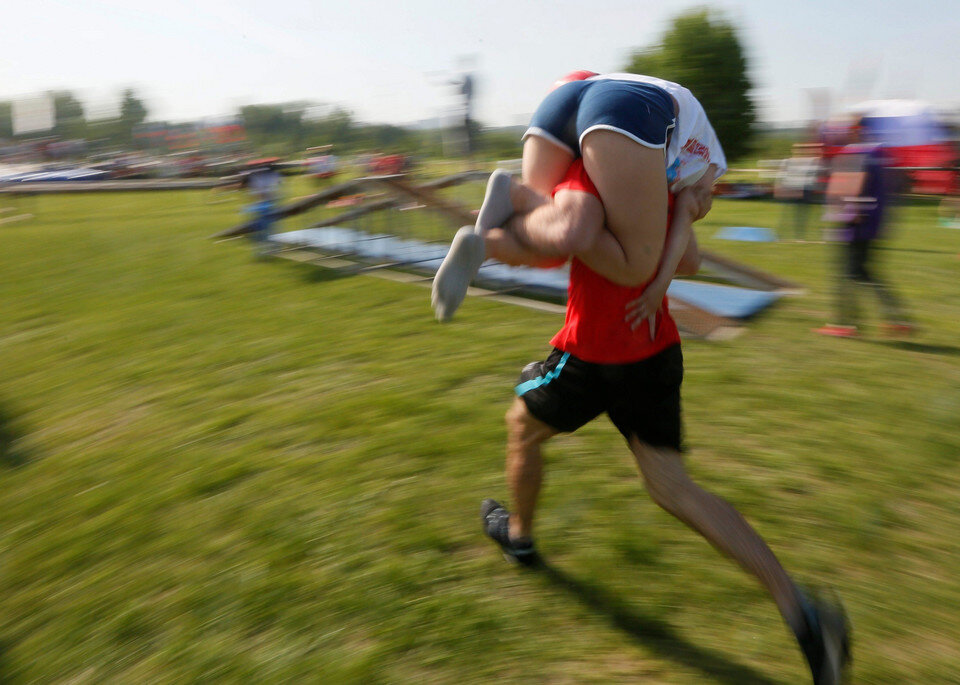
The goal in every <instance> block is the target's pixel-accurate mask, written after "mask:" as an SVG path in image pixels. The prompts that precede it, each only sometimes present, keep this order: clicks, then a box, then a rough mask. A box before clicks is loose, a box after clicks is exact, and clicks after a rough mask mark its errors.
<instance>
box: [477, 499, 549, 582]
mask: <svg viewBox="0 0 960 685" xmlns="http://www.w3.org/2000/svg"><path fill="white" fill-rule="evenodd" d="M480 518H481V519H482V520H483V532H484V533H486V534H487V537H489V538H490V539H491V540H493V541H494V542H496V543H497V544H498V545H500V550H501V551H502V552H503V558H504V559H506V560H507V561H509V562H511V563H514V564H523V565H524V566H533V565H534V564H536V563H537V561H538V560H539V557H538V556H537V550H536V549H535V548H534V546H533V541H532V540H511V539H510V512H509V511H507V510H506V509H504V508H503V507H502V506H500V504H499V503H498V502H496V501H495V500H492V499H485V500H483V503H482V504H481V505H480Z"/></svg>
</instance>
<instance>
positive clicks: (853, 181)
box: [817, 120, 913, 338]
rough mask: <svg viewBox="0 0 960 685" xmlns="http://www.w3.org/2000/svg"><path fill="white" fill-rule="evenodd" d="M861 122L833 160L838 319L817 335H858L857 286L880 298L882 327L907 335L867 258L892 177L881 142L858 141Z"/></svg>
mask: <svg viewBox="0 0 960 685" xmlns="http://www.w3.org/2000/svg"><path fill="white" fill-rule="evenodd" d="M862 137H863V127H862V122H861V121H860V120H857V121H856V122H855V123H854V125H853V126H851V127H850V130H849V133H848V135H847V144H846V145H845V146H844V147H843V149H842V150H841V151H840V153H839V154H838V155H836V156H835V157H834V159H833V163H832V170H831V174H830V182H829V185H828V186H827V203H828V211H827V215H826V218H827V219H828V220H830V221H834V222H836V223H838V224H839V225H840V227H839V230H838V231H837V235H836V239H837V242H838V244H839V245H840V248H841V249H840V250H839V257H840V258H839V260H838V262H839V279H838V283H837V294H836V307H837V318H836V321H835V322H834V323H830V324H827V325H826V326H823V327H822V328H818V329H817V333H820V334H821V335H832V336H835V337H846V338H849V337H856V336H857V335H859V324H860V311H859V303H858V298H857V289H858V287H859V286H867V287H869V288H870V289H871V290H872V291H873V292H874V294H875V295H876V296H877V299H878V300H879V302H880V308H881V313H882V315H883V317H884V319H885V329H886V331H887V332H888V333H892V334H900V335H902V334H909V333H911V332H912V331H913V326H912V324H911V323H910V321H909V320H908V319H907V317H906V315H905V313H904V311H903V308H902V307H901V305H900V301H899V299H898V298H897V296H896V295H895V294H894V292H893V290H892V289H891V288H890V287H889V286H888V285H887V284H886V283H884V282H883V281H882V280H881V279H880V278H879V277H878V276H877V274H876V271H875V269H874V265H873V264H872V263H871V259H872V256H873V253H874V251H875V250H874V243H875V241H876V240H877V238H878V237H880V235H881V234H882V230H883V227H884V223H885V221H886V219H887V213H888V209H889V205H890V196H891V181H892V179H891V178H890V174H889V172H888V169H887V166H888V164H887V160H886V156H885V154H884V150H883V147H882V146H881V145H879V144H875V143H874V144H871V143H864V142H862Z"/></svg>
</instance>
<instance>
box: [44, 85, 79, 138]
mask: <svg viewBox="0 0 960 685" xmlns="http://www.w3.org/2000/svg"><path fill="white" fill-rule="evenodd" d="M50 96H51V97H52V98H53V132H54V134H56V135H58V136H60V137H62V138H83V137H84V136H85V134H86V121H85V119H84V115H83V104H82V103H81V102H80V101H79V100H78V99H77V98H76V97H74V95H73V93H71V92H70V91H69V90H56V91H53V92H52V93H50Z"/></svg>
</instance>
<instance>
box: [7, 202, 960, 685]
mask: <svg viewBox="0 0 960 685" xmlns="http://www.w3.org/2000/svg"><path fill="white" fill-rule="evenodd" d="M465 192H466V191H465ZM206 199H207V195H205V194H204V193H196V192H194V193H156V194H143V195H126V194H122V195H103V196H91V195H86V196H75V197H46V198H37V199H36V200H35V201H33V202H27V203H25V205H24V206H25V208H26V209H27V210H28V211H33V212H34V213H35V214H36V215H37V218H36V219H34V220H33V221H30V222H24V223H13V224H7V225H3V226H0V274H2V278H0V359H2V360H3V363H2V364H0V597H2V603H0V681H3V682H12V683H26V682H41V683H47V682H63V683H67V682H70V683H87V682H89V683H100V682H123V683H142V682H150V683H183V682H325V683H352V682H357V683H360V682H363V683H406V682H409V683H421V682H429V683H457V684H461V683H485V682H508V683H529V682H540V683H592V682H595V683H610V682H637V681H642V682H647V683H728V684H734V683H736V684H740V683H804V682H807V676H806V674H805V666H804V665H803V663H802V659H801V656H800V654H799V652H798V650H797V648H796V647H795V645H794V644H793V642H792V639H791V638H790V636H789V634H788V632H787V630H786V628H784V627H783V625H782V624H781V621H780V619H779V617H778V615H777V613H776V611H775V609H774V607H773V605H772V603H771V602H770V601H769V600H768V599H767V598H766V596H765V595H764V593H763V592H762V591H761V590H760V589H759V587H758V586H757V584H756V583H755V582H754V581H753V580H752V579H751V578H749V577H747V576H746V575H745V574H743V573H742V572H741V571H740V570H739V569H738V568H736V567H735V566H734V565H732V564H731V563H729V562H728V561H727V560H725V559H723V558H721V557H720V556H719V555H717V553H716V552H715V551H714V550H713V549H712V548H711V547H710V546H709V545H707V544H706V543H705V542H704V541H703V540H702V539H700V538H699V537H698V536H696V535H695V534H693V533H692V532H690V531H688V530H687V529H686V528H684V527H683V526H682V525H681V524H679V523H678V522H676V521H675V520H673V519H671V518H670V517H669V516H668V515H667V514H665V513H663V512H662V511H660V510H659V509H658V508H657V507H656V506H655V505H653V504H652V503H651V502H650V500H649V498H648V497H647V496H646V495H645V493H644V492H643V489H642V486H641V484H640V482H639V480H638V478H637V477H636V475H635V469H634V467H633V465H632V462H631V459H630V457H629V455H628V453H627V450H626V449H625V447H624V445H623V443H622V440H621V438H620V437H619V435H617V434H616V432H615V431H614V430H613V429H612V427H611V426H610V425H609V424H608V423H607V422H606V421H605V420H601V421H597V422H595V423H594V424H592V425H590V426H588V427H587V428H585V429H584V430H582V431H581V432H578V433H577V434H574V435H571V436H566V437H563V438H560V439H558V440H556V441H555V444H551V445H550V446H549V448H548V456H547V468H548V471H547V482H546V485H545V489H544V493H543V498H542V508H541V513H540V518H539V522H538V526H539V528H538V534H539V544H540V545H541V547H542V550H543V552H544V553H545V555H546V557H547V559H548V560H549V563H550V565H551V566H550V568H551V569H552V570H551V571H549V572H540V573H531V572H524V571H518V570H515V569H512V568H510V567H508V566H506V565H505V564H504V562H503V561H502V560H501V558H500V556H499V554H497V553H496V551H495V550H494V549H493V547H492V545H490V544H489V543H488V542H487V541H486V540H485V539H484V538H483V537H482V535H481V534H480V530H479V524H478V520H477V508H478V505H479V502H480V500H481V498H483V497H485V496H491V495H492V496H498V497H503V496H504V495H505V485H504V481H503V476H502V472H501V468H502V458H503V457H502V452H503V437H504V432H503V427H502V415H503V412H504V411H505V409H506V408H507V406H508V404H509V402H510V401H511V396H512V395H511V388H512V384H513V381H514V379H515V377H516V374H517V373H518V371H519V369H520V368H521V366H522V365H523V364H525V363H526V362H528V361H531V360H533V359H538V358H543V356H544V355H545V353H546V342H547V340H548V339H549V337H550V336H551V335H552V333H553V332H554V331H555V330H556V329H557V328H558V326H559V323H560V320H559V317H557V316H556V315H551V314H546V313H539V312H534V311H529V310H526V309H521V308H516V307H510V306H508V305H503V304H498V303H495V302H489V301H482V300H477V299H471V300H469V301H468V302H467V303H466V304H465V306H464V308H463V310H462V312H461V314H460V315H458V318H457V319H456V320H455V321H454V322H453V323H451V324H449V325H445V326H440V325H438V324H436V323H435V322H434V321H433V319H432V316H431V312H430V309H429V305H428V299H429V298H428V291H427V290H426V289H423V288H420V287H416V286H412V285H403V284H397V283H392V282H385V281H381V280H377V279H373V278H366V277H350V278H342V277H338V276H337V275H336V274H332V273H328V272H324V271H322V270H318V269H315V268H308V267H305V266H303V265H297V264H293V263H287V262H282V261H274V262H254V261H252V260H251V258H250V254H249V250H248V246H247V245H246V244H244V243H242V242H239V241H234V242H227V243H214V242H212V241H209V240H208V239H207V236H208V235H209V234H211V233H213V232H214V231H216V230H218V229H221V228H224V227H226V226H228V225H231V224H232V223H234V222H235V221H236V219H237V214H236V210H237V204H236V200H231V201H229V202H226V203H224V204H216V205H211V204H207V203H206ZM778 212H779V207H776V206H774V205H771V204H766V203H761V202H739V203H737V202H722V201H718V202H717V203H716V206H715V210H714V212H713V213H712V214H711V216H710V217H709V220H708V221H706V222H704V224H703V225H702V226H701V227H700V228H699V229H698V233H699V235H700V236H701V239H702V242H703V243H705V244H706V245H707V246H708V247H710V248H712V249H716V250H719V251H722V252H724V253H725V254H729V255H731V256H736V257H738V258H740V259H742V260H744V261H747V262H749V263H751V264H754V265H757V266H761V267H762V268H764V269H767V270H769V271H772V272H774V273H777V274H780V275H782V276H785V277H787V278H791V279H793V280H796V281H798V282H800V283H803V284H804V285H805V286H807V288H808V293H807V294H806V295H805V296H802V297H797V298H790V299H785V300H783V301H781V302H780V303H778V304H777V305H776V306H775V307H774V308H773V309H771V310H769V311H768V312H766V313H764V314H763V315H762V316H761V317H759V318H758V319H757V320H756V321H755V322H753V323H752V324H751V325H750V327H749V330H748V331H747V332H746V334H744V335H743V336H741V337H739V338H737V339H735V340H732V341H729V342H722V343H705V342H699V341H691V342H688V343H686V344H685V354H686V364H687V375H686V382H685V384H684V388H685V422H686V432H687V441H688V445H689V447H690V448H691V451H690V455H689V459H688V462H689V466H690V469H691V471H692V473H693V474H694V477H695V478H696V479H697V480H698V481H700V482H701V483H702V484H704V485H705V486H707V487H709V488H710V489H712V490H714V491H716V492H717V493H719V494H721V495H723V496H724V497H726V498H728V499H729V500H731V501H732V502H733V503H734V504H736V505H737V506H738V508H740V509H741V511H743V513H744V514H745V515H746V516H747V518H748V519H749V520H750V521H751V522H753V523H754V524H755V525H756V527H757V528H758V529H759V531H760V532H761V533H762V534H763V535H764V536H765V537H766V538H767V539H768V541H769V542H770V544H771V546H772V547H773V548H774V550H775V551H776V552H777V553H778V554H779V555H780V557H781V559H782V561H783V562H784V564H785V565H786V566H787V568H788V569H790V570H791V571H792V572H793V573H794V574H795V575H797V576H798V577H799V578H800V579H802V580H804V581H806V582H809V583H812V584H817V585H829V586H834V587H836V588H837V590H838V591H839V592H840V594H841V595H842V596H843V598H844V600H845V602H846V604H847V607H848V609H849V611H850V614H851V617H852V620H853V623H854V626H855V631H856V634H855V637H856V661H855V676H856V678H855V682H858V683H951V682H956V677H957V673H960V647H958V645H960V621H958V607H960V586H958V581H957V578H958V575H960V543H958V540H960V504H958V501H960V500H958V497H957V493H958V491H960V467H958V462H957V456H958V454H960V431H958V426H960V420H958V418H957V417H958V416H960V363H958V362H960V359H958V357H960V304H958V303H960V279H958V269H960V262H958V259H957V256H958V253H960V232H956V231H948V230H946V229H941V228H939V227H937V225H936V220H935V208H934V207H933V206H932V205H927V204H915V205H912V206H909V207H904V208H901V209H900V210H899V212H898V218H897V225H896V227H895V231H894V234H893V240H892V242H891V243H890V244H889V246H888V249H885V250H883V251H882V253H881V254H880V257H881V259H882V262H883V267H884V268H885V271H886V273H887V274H888V275H889V276H890V277H891V280H893V281H894V282H895V284H896V286H897V288H898V289H899V290H900V292H901V293H902V295H903V296H904V298H905V299H906V300H907V301H908V302H909V304H910V306H911V308H912V311H913V312H914V314H915V316H916V318H917V319H918V322H919V324H920V325H921V326H922V332H921V334H920V335H919V336H918V337H917V338H916V339H915V340H913V341H911V342H908V343H902V344H897V343H890V342H887V341H885V340H883V339H882V338H880V337H879V336H875V335H873V332H872V329H871V330H870V331H869V333H870V334H869V335H868V338H867V339H866V340H863V341H844V340H833V339H825V338H820V337H817V336H815V335H812V334H811V333H810V329H811V328H813V327H815V326H818V325H820V324H821V323H823V322H824V321H825V320H827V319H828V318H829V312H830V308H831V307H830V305H831V301H830V295H831V274H832V254H831V252H830V249H829V246H824V245H816V244H792V243H776V244H735V243H725V242H721V241H712V240H711V239H710V237H709V236H710V235H712V233H714V232H715V231H716V229H717V227H719V226H721V225H731V224H754V225H776V222H777V220H778ZM294 227H295V226H294Z"/></svg>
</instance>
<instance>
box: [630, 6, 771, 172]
mask: <svg viewBox="0 0 960 685" xmlns="http://www.w3.org/2000/svg"><path fill="white" fill-rule="evenodd" d="M626 71H628V72H631V73H635V74H646V75H648V76H657V77H659V78H663V79H666V80H668V81H675V82H677V83H679V84H681V85H683V86H685V87H686V88H689V89H690V91H691V92H692V93H693V94H694V95H695V96H696V97H697V99H698V100H699V101H700V104H702V105H703V108H704V110H706V112H707V116H708V117H710V123H711V124H713V128H714V130H715V131H716V132H717V137H718V138H719V139H720V144H721V145H723V150H724V152H725V153H726V155H727V157H728V159H731V160H733V159H737V158H739V157H741V156H743V155H744V154H745V153H746V152H747V151H748V150H749V149H750V143H751V140H752V138H753V134H754V125H755V123H756V109H755V108H754V104H753V101H752V100H751V99H750V90H751V87H752V86H751V83H750V78H749V76H748V75H747V59H746V56H745V55H744V51H743V47H742V46H741V44H740V39H739V37H738V36H737V31H736V29H735V28H734V26H733V25H732V24H731V23H730V22H728V21H727V20H726V19H724V18H723V17H722V16H720V15H717V14H714V13H713V12H711V11H709V10H707V9H694V10H691V11H689V12H686V13H684V14H681V15H680V16H678V17H677V18H675V19H674V20H673V23H672V25H671V26H670V28H669V29H668V30H667V32H666V33H665V34H664V36H663V38H662V40H661V42H660V44H659V45H657V46H654V47H651V48H647V49H644V50H639V51H637V52H635V53H633V55H632V56H631V59H630V62H629V64H628V65H627V67H626Z"/></svg>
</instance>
